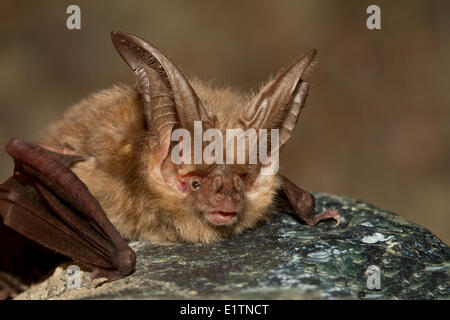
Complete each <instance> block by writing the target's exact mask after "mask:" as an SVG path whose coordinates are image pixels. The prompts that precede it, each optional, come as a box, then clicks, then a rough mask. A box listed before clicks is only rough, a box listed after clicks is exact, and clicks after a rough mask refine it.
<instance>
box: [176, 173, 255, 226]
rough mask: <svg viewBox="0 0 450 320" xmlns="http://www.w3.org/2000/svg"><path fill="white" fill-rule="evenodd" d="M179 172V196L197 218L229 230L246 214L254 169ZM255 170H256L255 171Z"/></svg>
mask: <svg viewBox="0 0 450 320" xmlns="http://www.w3.org/2000/svg"><path fill="white" fill-rule="evenodd" d="M192 169H193V170H192V171H190V172H186V173H184V172H182V173H181V174H180V176H179V178H180V180H181V181H182V186H183V187H182V190H181V191H182V192H184V193H185V194H186V202H188V203H189V205H190V207H191V208H192V209H193V211H194V212H195V214H196V215H199V216H200V218H201V219H204V221H205V222H207V223H209V224H211V225H215V226H232V225H234V224H236V223H237V222H238V221H239V220H240V219H242V216H241V215H243V214H245V210H246V202H247V196H246V191H248V190H250V189H251V187H252V185H253V182H254V179H255V173H256V172H255V171H256V170H257V168H253V169H250V168H248V167H240V166H236V165H226V164H225V165H211V166H202V167H197V168H192ZM255 169H256V170H255Z"/></svg>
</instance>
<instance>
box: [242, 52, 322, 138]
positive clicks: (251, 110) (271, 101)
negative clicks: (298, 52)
mask: <svg viewBox="0 0 450 320" xmlns="http://www.w3.org/2000/svg"><path fill="white" fill-rule="evenodd" d="M316 54H317V49H312V50H310V51H309V52H307V53H306V54H305V55H303V56H302V57H301V58H299V59H298V60H297V61H296V62H295V63H293V64H292V65H291V66H290V67H289V68H287V69H285V70H283V71H281V72H280V73H279V74H278V75H277V76H276V77H275V78H274V79H273V80H272V81H270V82H269V83H268V84H267V85H266V86H264V88H263V89H261V91H260V92H259V93H258V94H257V95H256V96H255V97H254V98H253V99H252V100H251V101H250V104H249V106H248V108H247V110H246V111H245V113H244V114H243V115H242V117H241V123H242V124H243V125H244V126H245V127H246V128H247V129H248V128H255V129H257V130H258V129H263V128H265V129H269V128H270V129H276V128H278V129H280V147H281V146H282V145H283V144H284V143H286V142H287V140H289V138H290V136H291V135H292V132H293V130H294V128H295V124H296V122H297V120H298V117H299V115H300V111H301V109H302V108H303V107H304V104H305V100H306V97H307V95H308V89H309V84H308V83H306V82H305V81H303V79H302V77H303V76H304V74H305V71H306V70H307V69H308V67H309V66H310V65H311V64H312V62H313V61H314V58H315V56H316Z"/></svg>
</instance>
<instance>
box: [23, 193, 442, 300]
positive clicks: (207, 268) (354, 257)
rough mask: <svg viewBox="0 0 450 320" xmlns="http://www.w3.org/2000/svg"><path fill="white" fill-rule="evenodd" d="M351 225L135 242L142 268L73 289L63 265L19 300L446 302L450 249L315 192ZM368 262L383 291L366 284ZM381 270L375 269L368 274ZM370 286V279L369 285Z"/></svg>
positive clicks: (386, 217) (407, 226) (270, 227)
mask: <svg viewBox="0 0 450 320" xmlns="http://www.w3.org/2000/svg"><path fill="white" fill-rule="evenodd" d="M324 208H335V209H338V210H339V211H340V212H341V214H342V216H343V217H344V218H345V221H344V222H343V223H342V224H341V226H339V227H338V228H332V225H333V223H334V222H333V221H329V222H323V223H320V224H319V225H318V226H317V227H309V226H306V225H304V224H300V223H298V222H297V221H296V220H294V219H293V218H291V217H290V216H288V215H286V214H283V213H277V214H276V215H275V218H274V219H273V220H272V221H271V222H269V223H266V224H264V225H262V226H260V227H258V228H256V229H254V230H249V231H247V232H245V233H244V234H242V235H240V236H238V237H235V238H232V239H229V240H226V241H223V242H220V243H215V244H209V245H203V244H176V245H155V244H145V243H140V242H137V243H133V244H132V247H133V249H134V250H135V251H136V252H137V269H136V273H134V274H133V275H132V276H129V277H127V278H125V279H121V280H119V281H116V282H113V283H103V284H99V283H97V287H96V288H93V289H89V288H87V287H86V283H87V279H88V276H89V274H88V273H83V272H82V288H81V289H68V288H67V285H66V283H67V279H68V277H69V275H68V274H67V273H66V272H65V269H64V267H60V268H58V269H57V270H56V271H55V274H53V276H51V277H50V278H49V279H48V280H46V281H45V282H43V283H41V284H39V285H36V286H34V287H32V288H31V289H29V290H27V291H26V292H24V293H22V294H21V295H20V296H19V297H18V298H19V299H49V298H52V299H75V298H82V299H184V298H188V299H232V298H234V299H241V298H245V299H247V298H248V299H266V298H267V299H315V298H319V299H342V298H343V299H358V298H364V299H375V298H381V299H393V298H394V299H434V298H440V299H449V298H450V289H449V282H450V248H449V247H447V246H446V245H445V244H444V243H442V242H441V241H440V240H439V239H438V238H437V237H436V236H434V235H433V234H431V233H430V232H429V231H427V230H426V229H424V228H422V227H420V226H417V225H415V224H412V223H409V222H407V221H406V220H404V219H403V218H401V217H399V216H397V215H395V214H392V213H390V212H387V211H385V210H382V209H378V208H376V207H373V206H371V205H368V204H366V203H364V202H361V201H357V200H355V199H352V198H348V197H338V196H331V195H326V194H317V209H316V210H317V212H319V211H321V210H323V209H324ZM370 266H377V267H378V268H379V270H380V274H381V281H380V289H372V290H371V289H369V288H368V286H367V278H368V276H369V274H370V272H367V269H368V268H369V267H370ZM374 276H376V273H375V274H372V277H374ZM371 283H374V282H371Z"/></svg>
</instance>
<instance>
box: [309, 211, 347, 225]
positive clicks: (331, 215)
mask: <svg viewBox="0 0 450 320" xmlns="http://www.w3.org/2000/svg"><path fill="white" fill-rule="evenodd" d="M326 219H334V220H336V223H335V224H334V225H333V228H336V227H338V226H339V225H340V224H341V223H342V222H343V221H344V218H342V216H341V215H340V214H339V211H337V210H334V209H327V210H325V211H324V212H322V213H319V214H318V215H316V216H315V217H314V220H315V221H314V222H315V224H317V223H319V222H320V221H322V220H326Z"/></svg>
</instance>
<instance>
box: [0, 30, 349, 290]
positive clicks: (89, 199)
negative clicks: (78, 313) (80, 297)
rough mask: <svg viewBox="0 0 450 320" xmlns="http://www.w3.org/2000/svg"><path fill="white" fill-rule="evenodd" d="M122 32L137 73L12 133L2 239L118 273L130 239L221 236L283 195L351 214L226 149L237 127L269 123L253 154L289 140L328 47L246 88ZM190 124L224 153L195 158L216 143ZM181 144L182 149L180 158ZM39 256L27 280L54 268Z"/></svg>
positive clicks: (99, 271) (249, 147) (295, 207)
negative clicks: (220, 81)
mask: <svg viewBox="0 0 450 320" xmlns="http://www.w3.org/2000/svg"><path fill="white" fill-rule="evenodd" d="M111 38H112V42H113V44H114V46H115V48H116V49H117V51H118V53H119V54H120V56H121V57H122V58H123V60H124V61H125V62H126V64H127V65H128V66H129V67H130V68H131V69H132V71H133V72H134V74H135V78H136V85H134V86H128V85H116V86H114V87H113V88H111V89H107V90H103V91H99V92H97V93H95V94H93V95H91V96H89V97H87V98H86V99H84V100H82V101H81V102H80V103H78V104H76V105H74V106H73V107H71V108H70V109H69V110H68V111H67V112H66V114H65V115H64V116H63V118H62V119H61V120H60V121H58V122H56V123H55V124H53V125H52V126H51V127H50V128H49V131H48V133H47V136H46V138H45V139H44V141H42V143H40V144H33V143H28V142H25V141H22V140H19V139H13V140H11V141H10V142H9V143H8V145H7V146H6V151H7V152H8V153H9V154H10V155H11V157H12V158H13V159H14V161H15V169H14V175H13V176H12V177H11V178H10V179H8V180H7V181H6V182H5V183H3V184H1V185H0V218H1V220H0V247H1V245H2V244H3V245H4V244H5V243H7V244H9V245H10V246H12V247H14V246H24V247H27V248H28V247H33V246H34V247H36V246H38V248H34V250H41V251H42V250H47V252H46V253H47V254H51V253H54V252H56V253H57V254H58V255H59V258H63V257H67V258H70V259H73V260H76V261H79V262H81V263H83V264H84V265H86V266H88V267H90V268H91V269H92V270H93V274H92V278H91V279H94V278H97V277H106V278H108V279H109V280H111V281H112V280H115V279H118V278H121V277H125V276H127V275H129V274H131V273H132V272H133V271H134V267H135V255H134V252H133V251H132V250H131V249H130V248H129V246H128V245H127V241H130V240H142V241H149V242H159V243H161V242H202V243H210V242H213V241H220V240H221V239H224V238H227V237H230V236H234V235H237V234H239V233H241V232H243V231H244V230H246V229H249V228H252V227H254V226H256V225H257V224H258V223H260V222H261V221H268V220H269V219H270V217H271V212H273V210H272V209H273V208H274V207H276V206H279V207H281V208H282V209H283V210H285V211H287V212H288V213H290V214H292V215H294V216H296V217H298V218H299V219H301V220H303V221H304V222H305V223H306V224H308V225H310V226H314V225H316V224H317V223H319V222H320V221H322V220H325V219H334V220H336V225H335V226H337V225H339V224H340V223H341V221H342V218H341V216H340V215H339V212H337V211H336V210H333V209H327V210H325V211H324V212H322V213H319V214H315V213H314V209H315V199H314V196H313V195H312V194H311V193H309V192H307V191H305V190H303V189H301V188H299V187H297V186H296V185H295V184H294V183H292V182H291V181H290V180H289V179H288V178H286V177H284V176H282V175H280V174H278V173H277V172H276V171H274V172H273V174H263V172H266V171H265V170H266V169H267V168H268V167H270V166H269V165H268V164H267V163H263V162H262V161H258V162H256V163H252V162H248V161H247V162H245V161H244V163H240V162H239V161H237V162H236V159H237V158H238V156H237V155H236V154H237V151H236V152H234V153H231V157H230V158H227V159H226V160H227V161H226V162H223V161H220V160H221V159H223V155H224V154H225V153H226V151H228V149H229V147H230V145H229V144H228V141H227V143H225V144H219V143H218V142H220V139H219V138H220V136H221V134H222V133H225V135H228V132H229V131H228V129H239V130H241V131H242V132H245V133H247V132H251V131H252V130H255V132H270V134H268V135H266V138H267V137H268V138H269V140H270V142H268V141H267V139H266V140H264V139H263V137H264V136H257V140H254V141H253V142H252V140H251V137H250V136H247V137H245V139H244V140H241V141H243V142H244V143H243V144H240V145H241V146H244V152H246V153H245V154H246V156H245V160H248V159H249V157H250V153H251V152H252V151H254V150H255V146H256V145H258V146H259V147H261V146H262V147H264V145H266V147H264V148H265V151H266V153H267V154H270V155H273V154H275V153H276V152H277V151H278V150H280V149H281V148H282V147H283V146H284V145H285V144H286V143H287V141H288V140H289V138H290V137H291V135H292V133H293V130H294V128H295V126H296V123H297V120H298V118H299V115H300V113H301V111H302V109H303V108H304V106H305V101H306V97H307V95H308V91H309V84H308V83H307V82H306V81H304V80H303V75H304V73H305V71H306V70H307V69H308V67H309V66H310V65H311V63H312V62H313V60H314V58H315V55H316V52H317V50H315V49H314V50H311V51H309V52H308V53H306V54H305V55H303V56H302V57H301V58H300V59H298V60H297V61H296V62H295V63H294V64H293V65H292V66H290V67H289V68H286V69H283V70H281V71H280V72H279V73H278V75H277V76H275V77H274V78H273V79H271V80H270V81H269V82H268V83H267V84H266V85H265V86H264V87H263V88H262V89H261V90H260V91H259V93H256V94H248V95H243V94H241V93H238V92H235V91H233V90H232V89H228V88H227V89H223V88H216V87H214V86H212V85H207V84H205V83H202V82H201V81H199V80H196V79H191V80H188V79H187V78H186V77H185V76H184V75H183V74H182V72H181V71H180V70H179V69H178V68H177V67H176V66H175V65H174V64H173V63H172V62H171V61H170V60H169V58H168V57H166V56H165V55H164V54H162V53H161V52H160V51H159V50H158V49H157V48H156V47H155V46H153V45H152V44H150V43H149V42H147V41H145V40H144V39H142V38H140V37H137V36H134V35H131V34H128V33H124V32H112V33H111ZM198 124H200V126H199V125H198ZM264 130H266V131H264ZM175 133H179V135H178V136H177V135H176V134H175ZM185 133H189V134H193V135H194V136H196V134H198V133H200V135H201V136H202V137H203V139H204V138H205V137H209V138H210V139H209V141H210V142H211V144H209V146H211V145H214V147H215V148H214V149H213V152H211V156H212V157H213V159H214V160H215V161H213V162H205V161H203V162H202V161H200V162H198V161H196V160H195V159H193V158H195V156H193V155H192V152H191V153H189V152H188V151H189V149H191V150H195V151H198V150H199V148H200V150H201V151H202V150H203V151H204V150H206V148H208V144H207V141H201V143H196V141H194V140H195V139H192V140H191V141H189V139H188V138H189V136H186V135H184V134H185ZM208 135H210V136H208ZM212 137H214V139H213V138H212ZM227 137H228V136H227ZM272 137H276V138H278V139H275V140H272ZM255 141H257V142H255ZM261 141H263V142H264V141H265V142H264V143H265V144H264V143H261ZM273 141H275V142H276V143H273ZM232 144H233V145H234V140H233V142H232ZM181 145H182V146H183V148H180V146H181ZM238 145H239V144H238ZM188 147H189V148H188ZM238 147H239V146H238ZM233 148H234V147H233ZM180 149H182V150H181V152H180ZM225 149H227V150H225ZM233 150H234V149H233ZM175 151H177V152H178V155H179V156H181V159H182V160H181V161H178V162H177V161H174V155H177V152H175ZM194 153H195V152H194ZM201 154H202V153H201ZM203 154H204V153H203ZM227 157H228V154H227ZM229 159H231V160H234V162H233V161H231V162H228V160H229ZM271 164H272V163H271ZM11 238H15V241H10V240H9V239H11ZM10 251H11V250H10ZM16 251H17V250H16ZM5 252H6V251H5ZM16 255H17V254H16ZM13 256H14V254H13V253H6V254H3V253H2V257H1V260H0V298H1V295H2V294H1V292H3V296H4V297H8V296H12V295H13V294H15V293H17V292H18V291H20V288H19V287H18V286H14V285H12V284H11V281H9V282H8V280H5V279H6V278H5V277H3V278H2V276H1V275H2V273H1V271H4V270H6V273H8V272H9V274H11V273H12V272H11V269H12V268H11V265H12V262H11V261H21V260H23V257H24V254H21V255H20V254H19V258H17V257H13ZM53 259H57V258H53ZM50 260H51V259H50ZM50 260H49V261H50ZM2 261H3V262H2ZM36 265H37V263H33V259H31V263H28V264H24V263H22V264H21V265H20V266H21V268H19V269H20V270H21V271H20V277H19V278H20V279H21V281H22V283H27V281H25V280H24V279H25V278H27V277H24V274H25V275H29V274H30V273H32V272H31V271H30V270H33V272H34V273H37V274H42V273H44V272H45V271H48V270H50V266H49V265H46V266H45V267H42V266H39V268H38V267H37V266H36ZM5 266H9V269H8V268H7V267H5ZM16 273H17V272H16ZM2 279H3V280H2ZM28 282H30V280H28ZM2 288H3V290H2Z"/></svg>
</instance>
